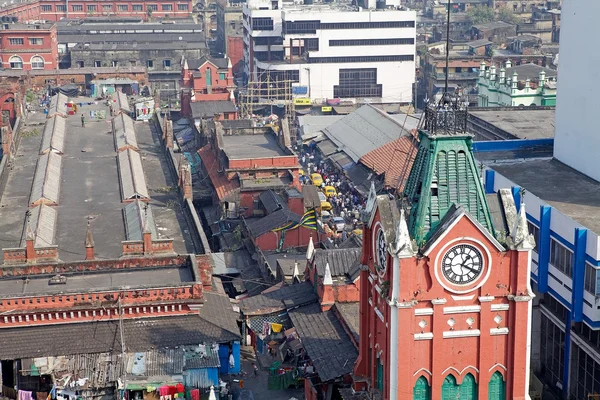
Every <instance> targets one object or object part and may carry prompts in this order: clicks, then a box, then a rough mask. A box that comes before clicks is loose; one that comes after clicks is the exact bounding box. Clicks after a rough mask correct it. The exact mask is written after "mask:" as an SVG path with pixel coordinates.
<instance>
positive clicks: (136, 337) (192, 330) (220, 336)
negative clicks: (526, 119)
mask: <svg viewBox="0 0 600 400" xmlns="http://www.w3.org/2000/svg"><path fill="white" fill-rule="evenodd" d="M239 338H240V335H239V334H237V335H236V334H233V333H230V332H229V331H228V330H226V329H223V328H221V327H219V326H217V325H215V324H213V323H211V322H209V321H207V320H206V319H204V318H203V317H202V309H201V311H200V316H196V315H191V316H177V317H161V318H148V319H135V320H127V319H126V320H124V321H123V341H124V342H125V348H126V349H127V351H147V350H150V349H153V348H166V347H175V346H183V345H194V344H200V343H215V342H217V343H219V342H228V341H231V340H239ZM113 351H118V352H121V339H120V332H119V321H115V320H111V321H97V322H86V323H84V324H64V325H46V326H32V327H25V328H6V329H1V330H0V360H14V359H19V358H25V357H46V356H65V355H73V354H82V353H104V352H113Z"/></svg>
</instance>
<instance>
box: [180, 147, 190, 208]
mask: <svg viewBox="0 0 600 400" xmlns="http://www.w3.org/2000/svg"><path fill="white" fill-rule="evenodd" d="M179 187H180V189H181V193H182V194H183V199H184V200H187V199H190V200H193V194H192V168H191V167H190V163H189V162H188V160H187V158H185V157H182V159H181V161H180V162H179Z"/></svg>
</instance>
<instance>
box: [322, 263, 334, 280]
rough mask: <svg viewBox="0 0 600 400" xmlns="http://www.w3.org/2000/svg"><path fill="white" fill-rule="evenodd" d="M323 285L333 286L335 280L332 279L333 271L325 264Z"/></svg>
mask: <svg viewBox="0 0 600 400" xmlns="http://www.w3.org/2000/svg"><path fill="white" fill-rule="evenodd" d="M323 285H333V278H332V277H331V269H330V268H329V263H327V264H325V275H323Z"/></svg>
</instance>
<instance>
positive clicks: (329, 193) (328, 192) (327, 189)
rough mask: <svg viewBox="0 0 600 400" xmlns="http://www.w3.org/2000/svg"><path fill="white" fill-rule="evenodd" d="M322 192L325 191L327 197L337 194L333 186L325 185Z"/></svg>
mask: <svg viewBox="0 0 600 400" xmlns="http://www.w3.org/2000/svg"><path fill="white" fill-rule="evenodd" d="M323 193H325V196H327V197H328V198H329V197H333V196H335V195H337V192H336V190H335V188H334V187H333V186H325V187H324V188H323Z"/></svg>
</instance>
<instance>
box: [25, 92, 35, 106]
mask: <svg viewBox="0 0 600 400" xmlns="http://www.w3.org/2000/svg"><path fill="white" fill-rule="evenodd" d="M33 99H35V94H34V93H33V90H31V89H27V92H25V100H27V102H28V103H31V102H32V101H33Z"/></svg>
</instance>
